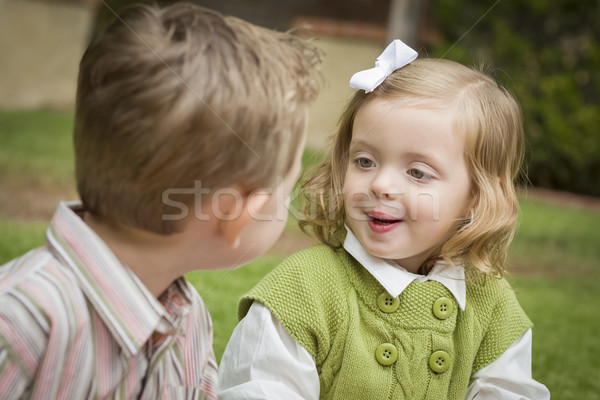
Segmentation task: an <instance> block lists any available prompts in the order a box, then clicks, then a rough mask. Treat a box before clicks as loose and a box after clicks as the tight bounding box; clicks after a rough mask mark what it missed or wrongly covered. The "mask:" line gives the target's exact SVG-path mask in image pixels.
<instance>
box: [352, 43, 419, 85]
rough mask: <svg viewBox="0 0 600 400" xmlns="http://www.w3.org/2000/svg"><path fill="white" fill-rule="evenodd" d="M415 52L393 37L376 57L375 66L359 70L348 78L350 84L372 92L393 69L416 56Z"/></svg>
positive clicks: (400, 66) (402, 65)
mask: <svg viewBox="0 0 600 400" xmlns="http://www.w3.org/2000/svg"><path fill="white" fill-rule="evenodd" d="M417 55H418V54H417V52H416V51H414V50H413V49H411V48H410V47H408V46H407V45H406V44H404V42H402V41H401V40H399V39H395V40H393V41H392V43H390V44H389V45H388V47H386V48H385V50H384V51H383V53H381V55H380V56H379V57H377V61H376V62H375V68H371V69H366V70H364V71H359V72H357V73H355V74H354V75H352V78H350V86H352V87H353V88H354V89H363V90H364V91H365V93H369V92H372V91H373V90H374V89H375V88H376V87H377V86H379V85H380V84H381V82H383V81H384V80H385V78H387V77H388V75H389V74H391V73H392V72H394V71H395V70H397V69H399V68H402V67H404V66H405V65H406V64H408V63H410V62H412V61H414V60H415V58H417Z"/></svg>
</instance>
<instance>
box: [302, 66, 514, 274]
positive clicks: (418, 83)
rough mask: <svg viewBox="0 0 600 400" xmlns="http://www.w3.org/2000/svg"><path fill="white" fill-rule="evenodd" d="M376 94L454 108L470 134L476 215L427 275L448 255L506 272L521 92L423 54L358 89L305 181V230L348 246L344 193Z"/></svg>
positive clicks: (472, 206)
mask: <svg viewBox="0 0 600 400" xmlns="http://www.w3.org/2000/svg"><path fill="white" fill-rule="evenodd" d="M374 99H386V100H389V99H392V100H394V101H397V102H398V103H399V104H402V105H406V106H411V107H414V106H416V107H419V106H423V107H428V108H449V107H451V108H453V109H454V110H455V111H456V118H455V121H454V123H455V128H456V129H457V131H460V132H463V133H464V135H465V158H466V161H467V165H468V169H469V174H470V177H471V191H472V200H471V202H470V204H469V206H468V207H469V209H471V210H472V214H471V217H470V218H468V219H465V220H464V221H461V223H460V224H459V226H458V228H457V229H456V231H455V232H454V233H453V234H452V235H451V237H450V238H449V240H448V241H447V242H446V243H445V244H443V246H442V247H441V248H440V249H439V250H438V251H437V252H435V254H432V255H431V256H430V258H429V259H428V260H427V261H426V262H425V263H424V264H423V267H422V268H421V272H423V273H425V272H427V270H428V269H429V268H430V267H431V266H432V265H433V264H434V263H435V261H437V260H440V259H444V260H446V261H449V262H452V261H453V260H456V259H460V260H462V262H463V263H464V264H465V265H471V266H473V267H475V268H477V269H478V270H480V271H482V272H485V273H493V274H500V275H502V274H503V272H504V262H505V259H506V253H507V249H508V246H509V244H510V242H511V240H512V238H513V236H514V232H515V229H516V224H517V213H518V207H519V204H518V200H517V196H516V193H515V187H514V180H515V178H516V176H517V174H518V172H519V168H520V165H521V162H522V159H523V143H524V139H523V127H522V120H521V112H520V108H519V105H518V104H517V102H516V100H515V99H514V97H513V96H512V95H511V94H510V93H509V92H508V91H507V90H506V89H504V88H503V87H501V86H499V85H498V84H497V83H496V81H495V80H494V79H493V78H491V77H490V76H488V75H487V74H485V73H483V72H481V71H479V70H475V69H471V68H468V67H465V66H463V65H461V64H458V63H456V62H452V61H448V60H441V59H418V60H415V61H413V62H412V63H410V64H409V65H407V66H405V67H403V68H401V69H399V70H397V71H396V72H394V73H392V74H391V75H390V76H389V77H387V78H386V80H385V81H384V82H383V83H382V84H381V85H380V86H378V87H377V88H376V89H375V90H374V91H373V92H371V93H367V94H366V93H365V92H364V91H362V90H361V91H358V92H357V93H356V94H355V95H354V97H353V98H352V99H351V100H350V102H349V103H348V105H347V106H346V109H345V111H344V112H343V114H342V116H341V118H340V121H339V123H338V126H337V127H336V130H335V132H334V134H333V136H332V141H333V145H332V146H331V151H330V154H329V156H328V158H327V159H326V160H325V161H323V162H322V163H321V164H319V165H317V166H316V167H315V168H316V169H315V170H314V173H313V174H312V176H311V177H310V178H309V179H308V180H306V181H305V182H304V184H303V189H304V193H305V196H306V198H307V202H306V203H305V205H304V212H305V217H306V219H305V220H304V221H302V222H301V227H302V229H303V230H305V231H308V230H312V232H313V233H314V234H315V235H316V236H317V237H318V238H319V239H320V240H321V241H322V242H323V243H325V244H327V245H329V246H332V247H340V246H341V244H342V242H343V236H344V232H345V229H344V221H345V211H344V204H343V196H342V190H343V186H344V176H345V173H346V167H347V165H348V152H349V147H350V142H351V140H352V127H353V124H354V118H355V116H356V114H357V112H358V110H359V109H360V108H361V107H362V106H363V105H365V104H366V103H367V102H369V101H372V100H374Z"/></svg>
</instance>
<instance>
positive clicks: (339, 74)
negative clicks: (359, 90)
mask: <svg viewBox="0 0 600 400" xmlns="http://www.w3.org/2000/svg"><path fill="white" fill-rule="evenodd" d="M315 43H316V44H317V45H318V46H319V47H321V48H322V49H323V51H324V52H325V59H324V60H323V75H324V78H325V84H324V87H323V89H322V90H321V92H320V93H319V97H318V98H317V101H316V102H315V104H313V106H312V107H311V110H310V121H309V126H308V142H307V145H308V146H310V147H312V148H315V149H324V148H325V146H326V144H327V137H328V136H329V135H330V134H331V133H332V132H333V129H334V128H335V126H336V124H337V121H338V119H339V117H340V115H341V113H342V111H343V109H344V106H345V105H346V103H347V102H348V100H350V98H351V97H352V96H353V95H354V89H352V88H351V87H350V84H349V82H350V78H351V77H352V75H353V74H354V73H355V72H358V71H360V70H363V69H367V68H373V67H374V66H375V60H376V59H377V57H378V56H379V54H381V52H382V51H383V48H384V46H382V45H380V44H377V43H374V42H368V41H361V40H358V39H344V38H331V37H317V38H316V41H315Z"/></svg>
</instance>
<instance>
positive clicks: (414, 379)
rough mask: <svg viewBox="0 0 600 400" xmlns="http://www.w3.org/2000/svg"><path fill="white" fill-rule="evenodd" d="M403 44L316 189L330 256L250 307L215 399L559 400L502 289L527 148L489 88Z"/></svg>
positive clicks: (276, 280)
mask: <svg viewBox="0 0 600 400" xmlns="http://www.w3.org/2000/svg"><path fill="white" fill-rule="evenodd" d="M415 57H416V53H415V52H414V51H413V50H412V49H410V48H408V47H407V46H405V45H404V44H403V43H402V42H400V41H394V42H393V43H392V44H391V45H390V46H389V47H388V48H387V49H386V51H384V53H383V54H382V56H381V57H380V58H379V59H378V61H377V63H376V67H375V68H373V69H371V70H367V71H362V72H360V73H358V74H356V75H355V76H354V77H353V79H352V81H351V84H352V85H353V86H354V87H357V88H359V89H362V90H359V91H358V92H357V93H356V95H355V96H354V98H353V99H352V100H351V101H350V103H349V104H348V106H347V107H346V110H345V112H344V113H343V115H342V117H341V120H340V123H339V125H338V127H337V130H336V132H335V136H334V143H333V148H332V151H331V154H330V157H329V158H328V160H327V161H325V162H323V163H322V164H321V165H320V166H319V168H318V169H317V170H316V173H315V174H314V176H312V178H311V179H309V180H308V181H307V183H306V184H305V186H304V188H305V190H306V195H307V198H308V199H309V201H308V203H307V206H306V210H305V211H306V214H307V220H306V221H305V227H309V228H311V229H312V231H313V232H314V233H315V234H316V236H317V237H318V238H319V239H320V240H321V241H322V242H323V243H324V245H320V246H316V247H313V248H310V249H307V250H305V251H302V252H300V253H298V254H295V255H293V256H292V257H290V258H289V259H287V260H286V261H285V262H283V263H282V264H281V265H280V266H278V267H277V268H276V269H275V270H273V271H272V272H271V273H270V274H269V275H268V276H267V277H265V278H264V279H263V280H262V281H261V282H260V283H259V284H258V285H257V286H256V287H255V288H254V289H252V291H251V292H250V293H249V294H247V295H246V296H244V297H243V298H242V300H241V302H240V307H239V316H240V318H243V319H242V320H241V322H240V324H239V325H238V326H237V327H236V329H235V331H234V333H233V336H232V338H231V340H230V342H229V344H228V347H227V349H226V351H225V354H224V355H223V359H222V362H221V368H220V394H219V398H220V399H222V400H227V399H300V398H304V399H319V398H320V399H343V400H348V399H368V400H373V399H536V400H537V399H547V398H549V393H548V391H547V389H546V387H545V386H544V385H542V384H540V383H538V382H536V381H535V380H533V379H532V377H531V326H532V324H531V322H530V321H529V319H528V318H527V316H526V315H525V313H524V312H523V310H522V308H521V307H520V305H519V303H518V302H517V300H516V298H515V293H514V291H513V290H512V289H511V288H510V286H509V284H508V283H507V282H506V280H504V279H503V278H502V274H503V272H504V263H505V258H506V252H507V247H508V245H509V243H510V241H511V239H512V236H513V233H514V230H515V226H516V222H517V211H518V203H517V198H516V196H515V190H514V186H513V179H514V178H515V176H516V174H517V172H518V170H519V165H520V162H521V158H522V148H523V132H522V124H521V116H520V111H519V107H518V105H517V103H516V101H515V100H514V98H513V97H512V96H511V95H510V94H509V93H508V92H507V91H506V90H505V89H503V88H501V87H499V86H498V85H497V84H496V82H495V81H494V80H493V79H491V78H490V77H488V76H487V75H485V74H483V73H482V72H479V71H476V70H472V69H470V68H467V67H465V66H462V65H460V64H457V63H454V62H451V61H446V60H437V59H436V60H434V59H422V60H414V59H415Z"/></svg>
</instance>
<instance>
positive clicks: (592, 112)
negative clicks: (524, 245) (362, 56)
mask: <svg viewBox="0 0 600 400" xmlns="http://www.w3.org/2000/svg"><path fill="white" fill-rule="evenodd" d="M432 7H433V12H434V15H435V19H436V22H437V24H438V26H439V29H440V30H441V33H442V36H443V38H444V39H443V40H442V41H440V42H439V43H437V44H436V45H435V46H433V47H434V48H433V51H432V55H433V56H436V57H444V58H449V59H453V60H456V61H459V62H462V63H465V64H467V65H473V64H475V65H477V64H479V63H480V62H483V63H485V64H486V65H492V66H493V67H494V68H495V71H493V72H494V73H493V75H495V77H496V79H498V80H499V81H500V82H501V83H502V84H503V85H505V86H506V87H507V88H508V89H509V90H511V92H512V93H514V94H515V96H516V97H517V98H518V99H519V102H520V103H521V106H522V109H523V116H524V125H525V134H526V137H527V156H526V171H525V172H527V174H528V177H529V180H530V181H531V183H532V184H533V185H535V186H542V187H548V188H553V189H559V190H566V191H572V192H578V193H583V194H589V195H596V196H598V195H600V135H598V133H597V129H598V126H600V112H599V107H598V106H599V101H598V100H599V99H598V97H599V93H600V42H599V41H598V40H597V38H598V37H600V25H599V24H598V23H597V21H598V17H600V3H598V2H592V1H579V0H556V1H550V2H549V1H541V0H531V1H522V0H503V1H501V2H498V1H493V0H485V1H477V2H472V1H466V0H438V1H437V2H435V3H433V6H432ZM457 42H458V43H457Z"/></svg>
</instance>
